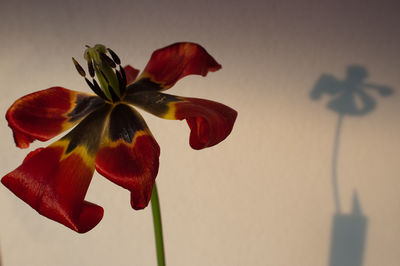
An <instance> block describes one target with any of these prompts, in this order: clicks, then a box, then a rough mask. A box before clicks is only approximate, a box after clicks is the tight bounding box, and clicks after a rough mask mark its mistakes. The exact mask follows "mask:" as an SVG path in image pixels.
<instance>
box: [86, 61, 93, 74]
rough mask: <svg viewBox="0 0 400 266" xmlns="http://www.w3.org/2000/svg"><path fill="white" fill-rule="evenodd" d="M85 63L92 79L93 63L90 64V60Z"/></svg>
mask: <svg viewBox="0 0 400 266" xmlns="http://www.w3.org/2000/svg"><path fill="white" fill-rule="evenodd" d="M87 63H88V69H89V74H90V76H91V77H92V78H93V77H94V68H93V62H92V60H91V59H89V60H88V61H87Z"/></svg>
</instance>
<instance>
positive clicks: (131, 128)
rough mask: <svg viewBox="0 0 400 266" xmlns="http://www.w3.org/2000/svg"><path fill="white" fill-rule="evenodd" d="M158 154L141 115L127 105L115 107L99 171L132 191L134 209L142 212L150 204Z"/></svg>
mask: <svg viewBox="0 0 400 266" xmlns="http://www.w3.org/2000/svg"><path fill="white" fill-rule="evenodd" d="M159 155H160V148H159V146H158V144H157V142H156V141H155V140H154V138H153V136H152V135H151V133H150V131H149V129H148V127H147V125H146V123H145V122H144V120H143V118H142V117H141V116H140V114H139V113H137V112H136V111H135V110H133V109H132V108H131V107H129V106H127V105H124V104H119V105H117V106H115V108H114V109H113V111H112V113H111V115H110V120H109V128H108V129H106V133H105V134H104V135H103V139H102V141H101V147H100V149H99V151H98V152H97V156H96V170H97V171H98V172H99V173H100V174H101V175H103V176H105V177H106V178H108V179H109V180H111V181H112V182H114V183H116V184H117V185H120V186H122V187H124V188H126V189H128V190H129V191H130V192H131V205H132V207H133V208H134V209H143V208H145V207H146V206H147V205H148V203H149V201H150V197H151V192H152V189H153V184H154V180H155V178H156V176H157V172H158V157H159Z"/></svg>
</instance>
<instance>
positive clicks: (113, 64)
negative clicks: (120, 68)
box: [100, 54, 117, 68]
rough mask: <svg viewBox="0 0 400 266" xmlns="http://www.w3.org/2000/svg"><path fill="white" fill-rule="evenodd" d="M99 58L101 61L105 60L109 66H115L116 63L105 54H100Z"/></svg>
mask: <svg viewBox="0 0 400 266" xmlns="http://www.w3.org/2000/svg"><path fill="white" fill-rule="evenodd" d="M100 58H101V60H102V61H104V62H106V64H108V65H109V66H110V67H112V68H115V67H116V66H117V65H116V64H115V63H114V61H113V60H112V59H111V58H109V57H108V56H107V55H106V54H100Z"/></svg>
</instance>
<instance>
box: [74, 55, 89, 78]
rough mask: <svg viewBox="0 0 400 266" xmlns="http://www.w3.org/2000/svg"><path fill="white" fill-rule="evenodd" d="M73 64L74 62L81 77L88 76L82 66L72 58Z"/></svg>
mask: <svg viewBox="0 0 400 266" xmlns="http://www.w3.org/2000/svg"><path fill="white" fill-rule="evenodd" d="M72 62H74V65H75V68H76V70H78V73H79V75H81V76H82V77H84V76H86V73H85V70H83V68H82V67H81V65H80V64H79V63H78V62H77V61H76V60H75V58H73V57H72Z"/></svg>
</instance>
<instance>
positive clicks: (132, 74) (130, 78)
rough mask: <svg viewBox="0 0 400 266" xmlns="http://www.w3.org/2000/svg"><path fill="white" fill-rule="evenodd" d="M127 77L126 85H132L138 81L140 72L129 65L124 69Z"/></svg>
mask: <svg viewBox="0 0 400 266" xmlns="http://www.w3.org/2000/svg"><path fill="white" fill-rule="evenodd" d="M124 71H125V75H126V85H129V84H131V83H132V82H134V81H135V80H136V77H137V75H138V74H139V70H137V69H136V68H133V67H131V66H130V65H127V66H125V67H124Z"/></svg>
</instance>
